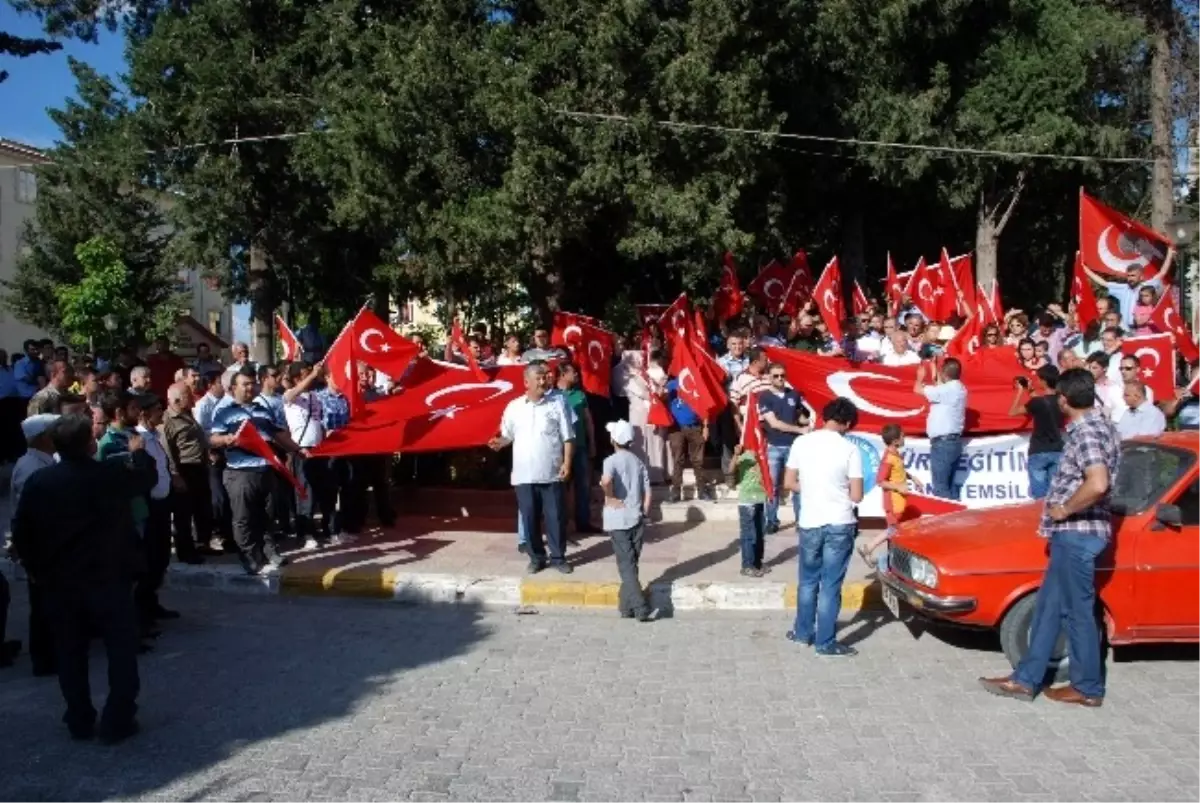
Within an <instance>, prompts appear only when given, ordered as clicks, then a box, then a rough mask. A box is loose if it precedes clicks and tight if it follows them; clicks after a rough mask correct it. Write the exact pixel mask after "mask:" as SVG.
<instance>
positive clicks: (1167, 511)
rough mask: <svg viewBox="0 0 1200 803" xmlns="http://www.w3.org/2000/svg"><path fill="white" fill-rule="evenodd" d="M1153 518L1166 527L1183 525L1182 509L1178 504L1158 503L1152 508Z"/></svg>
mask: <svg viewBox="0 0 1200 803" xmlns="http://www.w3.org/2000/svg"><path fill="white" fill-rule="evenodd" d="M1154 519H1155V521H1157V522H1158V523H1159V524H1162V525H1165V526H1167V527H1180V526H1182V525H1183V511H1182V510H1180V508H1179V505H1159V506H1158V507H1156V508H1155V509H1154Z"/></svg>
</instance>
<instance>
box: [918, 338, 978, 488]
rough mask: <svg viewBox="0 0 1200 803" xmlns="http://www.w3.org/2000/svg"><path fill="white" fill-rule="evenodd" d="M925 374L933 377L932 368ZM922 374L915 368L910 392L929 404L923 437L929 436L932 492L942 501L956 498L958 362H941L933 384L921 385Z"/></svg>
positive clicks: (960, 414)
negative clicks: (913, 383) (940, 367)
mask: <svg viewBox="0 0 1200 803" xmlns="http://www.w3.org/2000/svg"><path fill="white" fill-rule="evenodd" d="M929 373H930V375H931V376H932V375H933V366H932V365H931V366H930V367H929ZM924 375H925V371H924V369H921V368H918V369H917V382H916V384H915V385H913V393H916V394H917V395H918V396H924V397H925V399H926V400H927V401H928V402H929V416H928V418H926V420H925V434H926V435H928V436H929V473H930V475H931V478H932V480H933V493H934V495H935V496H940V497H941V498H943V499H957V498H958V490H957V489H956V488H955V486H954V474H955V472H956V471H957V470H958V459H959V458H960V457H962V451H963V440H962V434H963V430H964V429H965V428H966V423H967V388H966V386H965V385H963V383H962V382H960V381H959V378H960V377H961V376H962V363H960V362H959V361H958V360H956V359H954V358H953V357H950V358H948V359H946V360H945V361H943V362H942V370H941V372H940V373H938V374H937V375H936V379H937V383H936V384H933V385H926V384H925V377H924Z"/></svg>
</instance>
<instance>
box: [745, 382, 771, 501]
mask: <svg viewBox="0 0 1200 803" xmlns="http://www.w3.org/2000/svg"><path fill="white" fill-rule="evenodd" d="M758 397H759V394H758V393H751V394H750V398H749V400H748V401H747V403H746V425H745V427H743V428H742V449H744V450H745V451H747V452H752V453H753V454H754V459H755V461H756V462H757V463H758V471H759V473H760V474H762V484H763V488H765V489H766V491H767V498H768V499H774V498H775V483H774V481H773V480H772V478H771V463H770V461H769V460H767V438H766V436H765V435H764V434H763V431H762V422H761V420H760V418H759V415H760V413H759V410H758Z"/></svg>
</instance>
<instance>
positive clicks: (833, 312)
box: [812, 257, 846, 342]
mask: <svg viewBox="0 0 1200 803" xmlns="http://www.w3.org/2000/svg"><path fill="white" fill-rule="evenodd" d="M812 296H813V299H814V300H815V301H816V302H817V308H818V309H819V310H821V319H822V320H824V321H825V326H826V328H827V329H829V334H831V335H832V336H833V339H834V340H836V341H838V342H841V339H842V321H844V320H845V319H846V304H845V302H844V301H843V300H842V270H841V268H840V267H838V258H837V257H834V258H833V259H831V260H829V264H828V265H826V266H825V270H823V271H821V278H820V279H818V280H817V286H816V287H814V288H813V293H812Z"/></svg>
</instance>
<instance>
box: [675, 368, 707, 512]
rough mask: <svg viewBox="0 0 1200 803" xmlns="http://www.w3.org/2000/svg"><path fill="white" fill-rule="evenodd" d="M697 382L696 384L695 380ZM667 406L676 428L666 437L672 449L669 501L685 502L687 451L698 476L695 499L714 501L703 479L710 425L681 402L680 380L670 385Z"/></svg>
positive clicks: (685, 403) (688, 458)
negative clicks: (685, 452) (685, 459)
mask: <svg viewBox="0 0 1200 803" xmlns="http://www.w3.org/2000/svg"><path fill="white" fill-rule="evenodd" d="M693 381H695V380H693ZM667 406H668V407H669V408H670V410H671V417H672V418H674V419H675V424H674V426H672V427H671V430H670V432H668V433H667V443H668V444H670V447H671V461H672V463H673V464H674V465H673V466H672V467H671V496H670V501H672V502H678V501H679V500H680V499H682V498H683V461H684V457H685V455H684V449H685V448H686V450H687V455H686V457H687V460H688V463H689V464H690V465H691V467H692V471H693V472H695V475H696V498H698V499H704V500H710V501H711V500H712V499H713V494H712V491H710V490H709V488H708V484H707V483H706V482H705V476H704V442H705V441H707V440H708V422H706V421H704V420H703V419H702V418H700V416H699V415H697V414H696V412H695V411H694V410H693V409H692V408H691V407H688V405H687V402H685V401H684V400H683V399H681V398H679V380H678V379H672V380H671V381H670V382H668V383H667Z"/></svg>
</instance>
